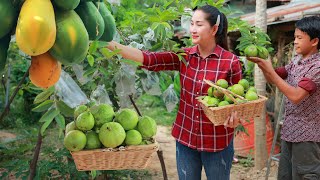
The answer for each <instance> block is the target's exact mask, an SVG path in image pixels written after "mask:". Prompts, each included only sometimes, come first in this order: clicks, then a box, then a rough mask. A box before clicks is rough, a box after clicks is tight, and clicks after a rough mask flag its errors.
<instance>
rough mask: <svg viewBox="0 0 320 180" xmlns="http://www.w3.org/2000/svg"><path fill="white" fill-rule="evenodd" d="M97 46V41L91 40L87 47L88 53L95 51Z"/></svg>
mask: <svg viewBox="0 0 320 180" xmlns="http://www.w3.org/2000/svg"><path fill="white" fill-rule="evenodd" d="M98 46H99V42H98V41H93V42H92V43H91V44H90V47H89V54H93V53H94V52H96V51H97V49H98Z"/></svg>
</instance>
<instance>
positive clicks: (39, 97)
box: [33, 86, 54, 104]
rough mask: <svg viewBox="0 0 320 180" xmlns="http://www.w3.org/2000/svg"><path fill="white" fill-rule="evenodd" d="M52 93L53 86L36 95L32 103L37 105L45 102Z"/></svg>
mask: <svg viewBox="0 0 320 180" xmlns="http://www.w3.org/2000/svg"><path fill="white" fill-rule="evenodd" d="M53 92H54V86H51V87H50V88H48V89H46V90H45V91H43V92H41V93H40V94H38V95H37V96H36V97H35V98H34V101H33V103H34V104H38V103H41V102H43V101H45V100H47V99H48V98H49V97H50V96H51V95H52V94H53Z"/></svg>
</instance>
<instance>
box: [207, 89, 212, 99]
mask: <svg viewBox="0 0 320 180" xmlns="http://www.w3.org/2000/svg"><path fill="white" fill-rule="evenodd" d="M207 92H208V96H211V97H212V96H213V94H212V92H213V87H209V88H208V91H207Z"/></svg>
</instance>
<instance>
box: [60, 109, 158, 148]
mask: <svg viewBox="0 0 320 180" xmlns="http://www.w3.org/2000/svg"><path fill="white" fill-rule="evenodd" d="M156 132H157V125H156V122H155V120H154V119H152V118H150V117H148V116H142V117H139V116H138V114H137V112H136V111H135V110H133V109H128V108H125V109H120V110H119V111H118V112H116V113H115V112H114V110H113V107H112V106H110V105H108V104H99V105H94V106H92V107H90V108H89V107H87V106H86V105H80V106H78V107H77V108H76V109H75V112H74V121H72V122H70V123H68V124H67V125H66V133H65V138H64V146H65V147H66V148H67V149H68V150H69V151H73V152H75V151H80V150H83V149H99V148H103V147H106V148H117V147H119V146H127V145H146V144H152V143H154V141H153V137H154V136H155V135H156Z"/></svg>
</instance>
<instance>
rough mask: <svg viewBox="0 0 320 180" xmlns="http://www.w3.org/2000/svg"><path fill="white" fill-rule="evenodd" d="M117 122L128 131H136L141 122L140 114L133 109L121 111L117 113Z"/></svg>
mask: <svg viewBox="0 0 320 180" xmlns="http://www.w3.org/2000/svg"><path fill="white" fill-rule="evenodd" d="M115 119H116V121H117V122H118V123H120V124H121V126H122V127H123V128H124V129H125V130H126V131H128V130H131V129H134V128H135V127H136V126H137V124H138V121H139V116H138V113H137V112H136V111H135V110H132V109H127V108H125V109H120V110H119V111H118V112H117V113H116V118H115Z"/></svg>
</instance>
